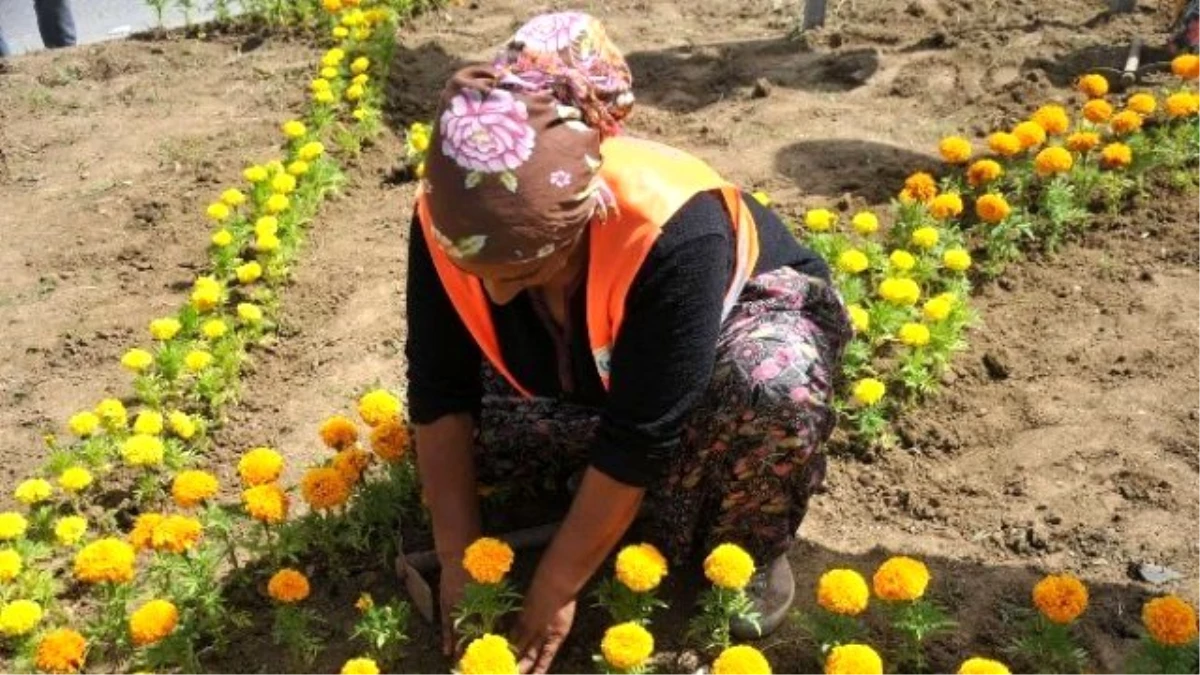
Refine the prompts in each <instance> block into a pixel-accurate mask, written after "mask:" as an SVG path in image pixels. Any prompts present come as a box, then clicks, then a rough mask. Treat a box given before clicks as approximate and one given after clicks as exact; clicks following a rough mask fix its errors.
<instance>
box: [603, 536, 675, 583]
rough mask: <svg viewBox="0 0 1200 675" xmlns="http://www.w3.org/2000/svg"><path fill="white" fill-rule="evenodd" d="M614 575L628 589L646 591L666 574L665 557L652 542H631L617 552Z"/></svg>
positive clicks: (659, 581) (660, 581)
mask: <svg viewBox="0 0 1200 675" xmlns="http://www.w3.org/2000/svg"><path fill="white" fill-rule="evenodd" d="M616 576H617V581H620V582H621V583H622V584H624V585H625V586H626V587H627V588H629V590H631V591H634V592H636V593H647V592H649V591H652V590H654V589H655V588H658V585H659V584H660V583H662V578H663V577H665V576H667V559H666V558H665V557H663V554H662V553H660V552H659V550H658V549H657V548H655V547H654V546H653V545H652V544H631V545H629V546H626V547H625V548H623V549H621V552H620V553H618V554H617V561H616Z"/></svg>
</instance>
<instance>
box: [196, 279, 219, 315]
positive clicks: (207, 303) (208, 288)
mask: <svg viewBox="0 0 1200 675" xmlns="http://www.w3.org/2000/svg"><path fill="white" fill-rule="evenodd" d="M191 302H192V306H193V307H195V308H196V309H197V310H199V311H201V312H207V311H209V310H210V309H212V308H213V307H216V306H217V305H219V304H221V284H220V282H218V281H217V280H216V279H213V278H212V277H200V278H198V279H196V283H195V284H194V285H193V286H192V296H191Z"/></svg>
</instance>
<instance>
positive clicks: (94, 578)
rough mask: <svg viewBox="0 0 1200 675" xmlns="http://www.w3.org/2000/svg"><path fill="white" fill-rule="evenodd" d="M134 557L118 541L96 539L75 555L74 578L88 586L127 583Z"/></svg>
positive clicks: (126, 545)
mask: <svg viewBox="0 0 1200 675" xmlns="http://www.w3.org/2000/svg"><path fill="white" fill-rule="evenodd" d="M135 555H136V554H135V553H134V550H133V547H132V546H130V545H129V544H126V543H125V542H123V541H121V540H120V539H114V538H112V537H106V538H104V539H97V540H96V541H93V542H92V543H90V544H88V545H87V546H84V547H83V548H82V549H81V550H80V551H79V553H77V554H75V578H76V579H78V580H80V581H82V582H84V583H88V584H99V583H114V584H123V583H127V582H129V581H131V580H132V579H133V573H134V558H135Z"/></svg>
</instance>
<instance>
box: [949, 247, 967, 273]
mask: <svg viewBox="0 0 1200 675" xmlns="http://www.w3.org/2000/svg"><path fill="white" fill-rule="evenodd" d="M942 264H943V265H945V266H946V269H948V270H953V271H955V272H966V271H967V270H968V269H970V268H971V254H970V253H967V252H966V250H964V249H961V248H950V249H946V252H945V253H943V254H942Z"/></svg>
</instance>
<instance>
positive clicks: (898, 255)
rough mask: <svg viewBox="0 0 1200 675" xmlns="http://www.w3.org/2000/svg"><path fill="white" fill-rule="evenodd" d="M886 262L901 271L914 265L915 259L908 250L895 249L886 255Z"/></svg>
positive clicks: (907, 269)
mask: <svg viewBox="0 0 1200 675" xmlns="http://www.w3.org/2000/svg"><path fill="white" fill-rule="evenodd" d="M888 262H890V263H891V264H892V267H893V268H895V269H897V270H899V271H901V272H907V271H909V270H911V269H912V268H913V267H915V266H916V264H917V259H916V258H914V257H913V255H912V254H911V253H909V252H908V251H903V250H899V249H897V250H895V251H892V254H891V255H889V256H888Z"/></svg>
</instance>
